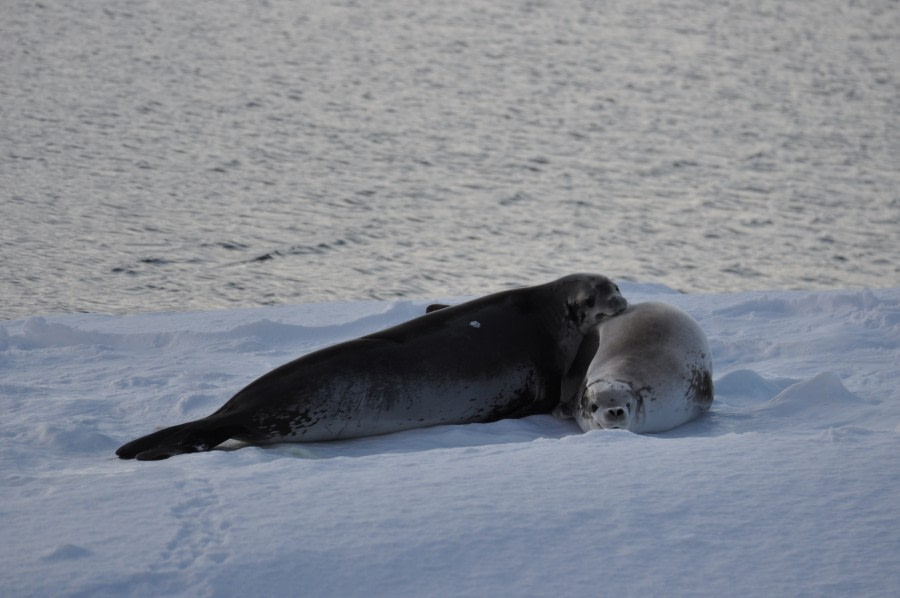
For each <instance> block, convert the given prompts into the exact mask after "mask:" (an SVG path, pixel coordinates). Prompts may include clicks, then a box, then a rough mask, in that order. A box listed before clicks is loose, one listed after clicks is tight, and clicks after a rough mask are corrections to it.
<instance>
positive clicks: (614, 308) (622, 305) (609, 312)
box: [594, 295, 628, 322]
mask: <svg viewBox="0 0 900 598" xmlns="http://www.w3.org/2000/svg"><path fill="white" fill-rule="evenodd" d="M606 306H607V309H606V310H604V311H601V312H598V313H597V315H596V316H595V317H594V319H595V320H596V321H597V322H602V321H603V320H607V319H609V318H611V317H613V316H617V315H619V314H620V313H622V312H623V311H625V310H626V309H628V301H626V300H625V297H623V296H621V295H613V296H612V297H610V298H609V299H607V301H606Z"/></svg>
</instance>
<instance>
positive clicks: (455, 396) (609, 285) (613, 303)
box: [116, 274, 627, 460]
mask: <svg viewBox="0 0 900 598" xmlns="http://www.w3.org/2000/svg"><path fill="white" fill-rule="evenodd" d="M626 306H627V302H626V300H625V299H624V298H623V297H622V295H621V293H620V291H619V288H618V287H617V286H616V285H615V284H614V283H613V282H612V281H610V280H609V279H608V278H606V277H605V276H600V275H596V274H573V275H570V276H565V277H563V278H560V279H558V280H555V281H553V282H549V283H547V284H543V285H538V286H532V287H525V288H519V289H512V290H507V291H502V292H499V293H495V294H492V295H487V296H485V297H481V298H479V299H474V300H472V301H468V302H465V303H461V304H459V305H455V306H453V307H447V308H445V309H440V310H437V311H433V312H432V313H428V314H425V315H423V316H420V317H417V318H414V319H412V320H410V321H408V322H405V323H403V324H400V325H397V326H394V327H392V328H388V329H386V330H382V331H380V332H376V333H374V334H370V335H367V336H363V337H361V338H358V339H355V340H351V341H347V342H343V343H339V344H337V345H333V346H331V347H327V348H324V349H321V350H319V351H315V352H313V353H310V354H308V355H304V356H303V357H300V358H299V359H296V360H294V361H292V362H290V363H287V364H285V365H283V366H281V367H279V368H276V369H274V370H272V371H271V372H269V373H267V374H265V375H263V376H261V377H260V378H258V379H257V380H255V381H254V382H251V383H250V384H249V385H248V386H246V387H245V388H244V389H242V390H240V391H239V392H238V393H237V394H235V395H234V396H233V397H232V398H231V399H230V400H229V401H228V402H226V403H225V404H224V405H223V406H222V407H221V408H220V409H219V410H218V411H216V412H215V413H213V414H211V415H209V416H207V417H204V418H202V419H199V420H195V421H191V422H187V423H183V424H179V425H176V426H172V427H170V428H166V429H164V430H160V431H158V432H154V433H152V434H149V435H147V436H144V437H142V438H138V439H137V440H134V441H132V442H129V443H127V444H125V445H123V446H122V447H121V448H119V450H118V451H116V454H117V455H118V456H119V457H121V458H123V459H131V458H137V459H139V460H156V459H165V458H167V457H170V456H172V455H177V454H181V453H192V452H197V451H206V450H210V449H212V448H213V447H215V446H217V445H219V444H221V443H222V442H224V441H225V440H228V439H237V440H241V441H244V442H248V443H254V444H264V443H276V442H305V441H322V440H336V439H342V438H354V437H359V436H371V435H376V434H385V433H389V432H397V431H400V430H406V429H409V428H419V427H425V426H432V425H438V424H463V423H469V422H489V421H495V420H498V419H502V418H514V417H524V416H527V415H532V414H535V413H549V412H550V411H551V410H552V409H553V407H554V406H555V405H557V404H558V403H559V400H560V390H561V384H562V380H563V377H564V376H565V374H566V372H567V371H568V370H569V368H570V366H571V364H572V361H573V359H574V358H575V356H576V354H577V353H578V350H579V347H580V346H581V343H582V340H583V337H584V334H585V333H586V332H589V331H591V330H593V329H594V326H595V325H596V324H597V323H598V322H600V321H601V320H604V319H605V318H608V317H610V316H613V315H615V314H617V313H619V312H621V311H622V310H623V309H625V308H626Z"/></svg>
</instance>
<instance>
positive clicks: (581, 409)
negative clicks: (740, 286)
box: [554, 302, 713, 433]
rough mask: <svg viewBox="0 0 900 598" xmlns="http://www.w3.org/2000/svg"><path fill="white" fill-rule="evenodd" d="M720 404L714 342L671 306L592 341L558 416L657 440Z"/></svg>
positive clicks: (631, 315) (656, 306)
mask: <svg viewBox="0 0 900 598" xmlns="http://www.w3.org/2000/svg"><path fill="white" fill-rule="evenodd" d="M581 372H585V373H583V374H581ZM712 400H713V383H712V359H711V357H710V351H709V343H708V342H707V340H706V335H705V334H703V330H701V329H700V326H699V325H698V324H697V322H695V321H694V320H693V319H692V318H691V317H690V316H689V315H687V314H686V313H684V312H683V311H681V310H679V309H677V308H675V307H672V306H670V305H667V304H665V303H655V302H652V303H639V304H637V305H633V306H631V307H629V308H628V309H627V310H625V311H624V312H622V313H621V314H619V315H618V316H616V317H615V318H611V319H609V320H607V321H604V322H602V323H601V324H599V325H598V326H597V327H596V334H594V335H587V336H586V337H585V341H584V344H583V345H582V347H581V350H580V351H579V354H578V355H577V357H576V359H575V362H574V364H573V368H572V372H571V373H570V376H569V381H568V382H567V384H566V385H565V386H564V388H563V401H562V403H561V404H560V406H559V407H558V408H557V409H556V410H555V411H554V413H555V414H556V415H558V416H561V417H575V419H576V421H577V422H578V425H579V426H581V429H582V430H584V431H588V430H598V429H609V428H623V429H627V430H631V431H632V432H637V433H654V432H664V431H666V430H671V429H672V428H675V427H677V426H680V425H681V424H684V423H686V422H688V421H690V420H692V419H694V418H695V417H697V416H698V415H700V414H701V413H703V412H704V411H706V410H707V409H709V406H710V405H711V404H712Z"/></svg>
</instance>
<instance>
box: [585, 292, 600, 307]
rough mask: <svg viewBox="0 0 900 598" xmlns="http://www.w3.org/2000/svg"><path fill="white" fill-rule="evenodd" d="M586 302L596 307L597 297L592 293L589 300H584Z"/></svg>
mask: <svg viewBox="0 0 900 598" xmlns="http://www.w3.org/2000/svg"><path fill="white" fill-rule="evenodd" d="M584 304H585V305H587V306H588V307H594V305H596V304H597V298H596V297H595V296H593V295H591V296H590V297H589V298H588V300H587V301H585V302H584Z"/></svg>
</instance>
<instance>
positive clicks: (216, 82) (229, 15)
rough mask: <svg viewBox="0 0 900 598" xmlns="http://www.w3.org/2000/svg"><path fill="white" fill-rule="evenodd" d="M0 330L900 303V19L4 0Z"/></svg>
mask: <svg viewBox="0 0 900 598" xmlns="http://www.w3.org/2000/svg"><path fill="white" fill-rule="evenodd" d="M2 12H3V18H2V19H0V54H2V61H0V193H2V197H0V202H2V204H0V205H2V207H0V216H2V228H0V297H2V301H0V318H3V319H8V318H16V317H22V316H26V315H31V314H37V313H54V312H74V311H92V312H112V313H129V312H143V311H157V310H190V309H213V308H222V307H236V306H247V305H260V304H274V303H298V302H310V301H328V300H334V299H366V298H377V299H387V298H395V297H427V298H433V297H441V296H452V295H461V294H477V293H482V292H490V291H494V290H498V289H502V288H506V287H508V286H513V285H521V284H532V283H539V282H543V281H546V280H549V279H551V278H555V277H556V276H559V275H562V274H565V273H568V272H573V271H596V272H602V273H606V274H608V275H610V276H613V277H616V278H619V279H632V280H639V281H644V282H659V283H662V284H666V285H668V286H671V287H673V288H676V289H679V290H683V291H687V292H716V291H722V292H731V291H738V290H758V289H800V288H802V289H819V288H832V287H844V288H854V287H863V286H872V287H883V286H897V285H900V259H898V258H900V191H898V189H900V159H898V156H900V6H898V3H897V2H896V1H892V0H872V1H861V2H848V1H846V0H841V1H838V0H826V1H822V2H788V3H782V2H749V3H748V2H711V1H703V0H686V1H683V2H665V1H639V2H635V1H634V0H615V1H610V2H601V1H596V2H595V1H587V0H585V1H582V2H572V1H563V0H546V1H543V2H541V1H515V2H514V1H510V0H491V1H488V0H457V1H455V2H452V3H447V2H438V1H426V0H420V1H410V0H406V1H403V0H383V1H379V2H365V1H362V0H360V1H344V2H334V1H327V2H323V1H322V0H316V1H297V0H272V1H268V2H237V1H235V0H215V1H211V0H201V1H192V2H189V3H187V2H186V3H170V2H153V1H137V0H132V1H125V0H116V1H115V2H113V1H93V2H76V1H61V2H49V1H47V2H24V1H21V2H20V1H7V2H4V3H3V7H2Z"/></svg>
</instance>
